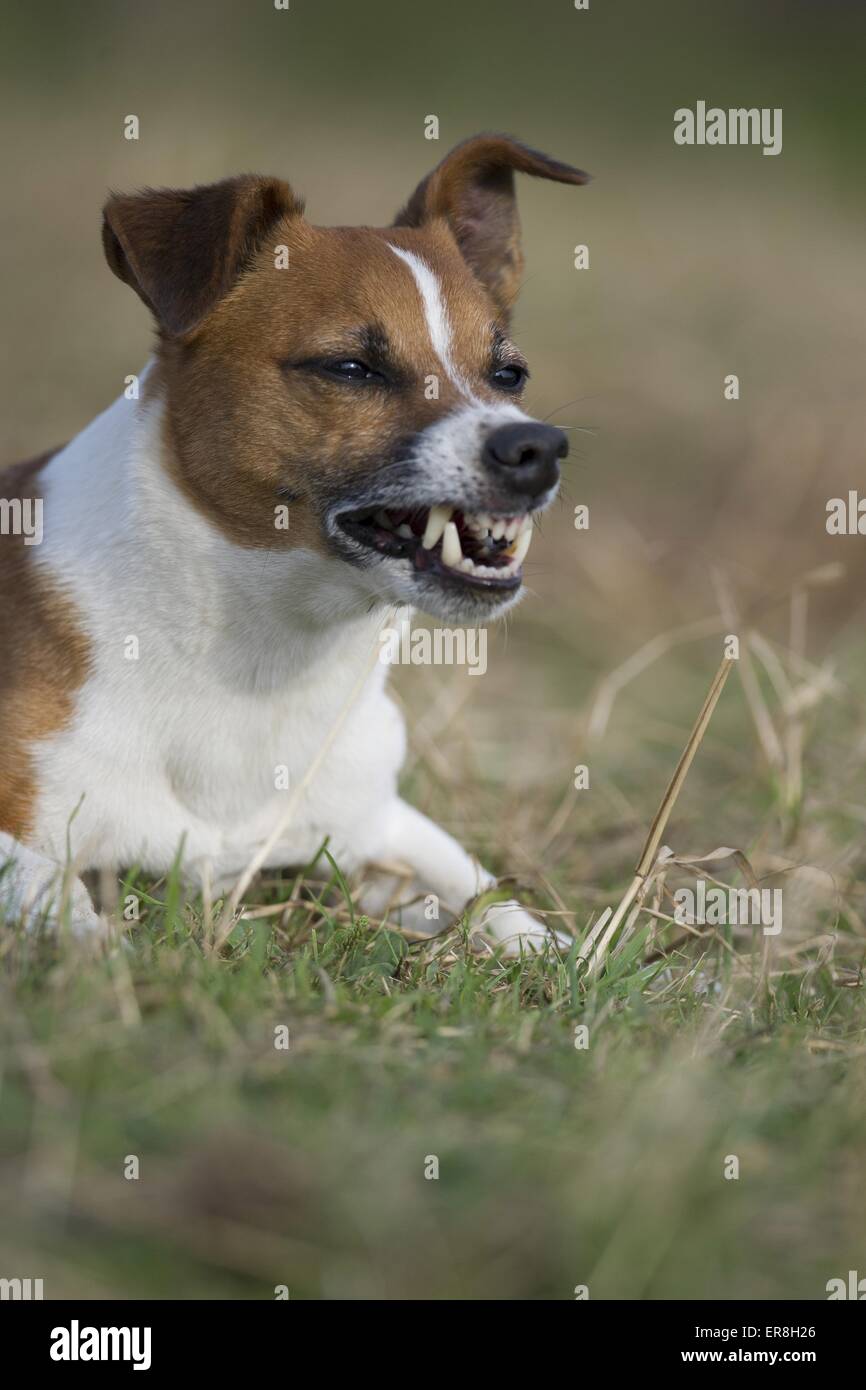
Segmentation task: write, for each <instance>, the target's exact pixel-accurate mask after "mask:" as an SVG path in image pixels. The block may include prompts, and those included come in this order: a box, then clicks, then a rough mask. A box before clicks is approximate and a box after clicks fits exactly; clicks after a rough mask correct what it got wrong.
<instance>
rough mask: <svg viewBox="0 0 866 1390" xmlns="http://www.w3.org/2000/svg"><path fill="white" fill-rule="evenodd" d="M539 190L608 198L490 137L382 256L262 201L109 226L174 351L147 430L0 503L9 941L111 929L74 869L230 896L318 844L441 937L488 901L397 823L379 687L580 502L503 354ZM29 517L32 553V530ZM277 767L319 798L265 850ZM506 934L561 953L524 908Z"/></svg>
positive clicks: (266, 191)
mask: <svg viewBox="0 0 866 1390" xmlns="http://www.w3.org/2000/svg"><path fill="white" fill-rule="evenodd" d="M515 170H518V171H520V172H522V173H525V174H532V175H535V176H536V177H539V178H544V179H554V180H556V181H557V182H559V183H567V184H582V183H585V182H586V180H587V177H588V176H587V175H586V174H583V173H581V171H580V170H578V169H573V168H571V167H570V166H569V165H567V164H561V163H559V162H558V161H556V160H554V159H550V158H548V157H547V156H546V155H543V154H539V153H537V152H536V151H534V150H530V149H527V148H525V147H524V146H522V145H520V144H518V143H516V142H515V141H513V140H511V139H509V138H507V137H504V136H499V135H489V136H488V135H482V136H477V137H475V138H474V139H471V140H467V141H466V142H465V143H463V144H461V145H459V146H457V148H456V149H454V150H453V151H452V152H451V153H450V154H449V155H448V156H447V157H446V158H445V159H444V160H443V161H442V163H441V164H440V165H439V166H438V167H437V168H436V169H434V170H433V172H432V173H431V174H430V175H428V177H427V178H425V179H424V180H423V182H422V183H421V184H420V185H419V186H418V188H417V189H416V190H415V192H414V193H413V194H412V196H411V198H410V199H409V201H408V203H407V204H406V206H405V207H404V208H403V209H402V211H401V212H400V213H399V214H398V216H397V217H396V218H395V220H394V223H393V225H392V226H390V227H387V228H385V229H374V228H369V227H334V228H321V227H315V226H313V225H311V224H310V223H309V222H308V221H306V219H305V217H304V215H303V203H302V202H301V200H300V199H299V198H298V197H297V196H296V194H295V193H293V191H292V189H291V188H290V187H289V185H288V184H287V183H284V182H283V181H282V180H280V179H277V178H267V177H262V176H259V175H242V176H240V177H238V178H230V179H226V180H224V181H223V182H221V183H215V184H211V185H209V186H206V187H199V188H193V189H191V190H188V191H176V190H173V189H158V190H147V191H145V192H142V193H137V194H130V195H121V196H115V197H112V198H111V199H110V200H109V202H108V203H107V205H106V207H105V209H104V221H103V243H104V247H105V254H106V257H107V259H108V264H109V266H110V267H111V269H112V270H113V271H114V273H115V275H117V276H118V277H119V278H120V279H121V280H123V281H125V282H126V284H128V285H130V286H131V287H132V288H133V289H134V290H135V291H136V293H137V294H138V295H139V296H140V298H141V299H142V300H143V301H144V303H145V304H146V305H147V307H148V309H149V310H150V311H151V313H152V315H153V317H154V320H155V323H156V330H157V346H156V349H155V354H154V357H153V359H152V361H151V362H150V363H149V365H148V367H147V369H146V371H145V373H144V374H143V375H142V379H141V392H140V398H139V399H128V398H127V397H130V396H135V395H136V394H138V393H137V392H136V391H135V390H134V389H133V390H127V391H126V392H125V393H124V395H123V396H122V397H121V398H120V399H119V400H117V401H116V402H115V403H114V404H113V405H112V406H110V407H109V408H108V410H106V411H105V413H104V414H103V415H100V416H99V418H98V419H96V420H94V421H93V423H92V424H91V425H89V426H88V427H87V428H86V429H85V430H84V431H83V433H81V434H79V435H78V436H77V438H75V439H74V440H73V441H72V442H71V443H70V444H68V445H66V446H65V447H64V448H62V449H60V450H59V451H57V452H55V453H54V454H49V455H45V456H43V457H42V458H39V459H36V460H34V461H31V462H28V463H25V464H20V465H17V466H16V467H13V468H11V469H7V470H4V471H3V472H0V493H2V494H3V498H2V507H3V510H2V512H0V519H2V520H4V521H5V522H6V523H7V524H6V525H5V526H4V527H3V528H2V529H3V531H4V534H2V536H0V652H2V661H0V917H2V916H3V915H4V913H5V918H6V920H7V921H8V920H10V918H13V919H14V920H19V921H23V922H24V923H25V925H29V924H32V923H34V922H37V921H39V922H46V921H47V922H52V921H53V922H55V923H56V922H57V920H58V919H59V918H60V916H61V915H63V916H64V917H66V914H68V919H67V920H69V921H70V923H71V925H72V927H73V928H74V929H75V930H77V931H81V930H86V929H88V928H90V927H96V926H103V925H104V924H103V923H102V922H101V919H100V918H99V916H98V915H97V913H96V912H95V911H94V908H93V906H92V904H91V901H90V898H89V896H88V894H87V890H86V888H85V886H84V884H83V883H82V882H81V881H80V879H77V878H71V877H70V867H71V869H72V871H73V872H75V873H78V872H83V871H84V870H87V869H103V870H109V871H115V872H116V871H119V870H120V869H122V868H123V867H126V866H130V865H133V864H135V865H138V866H139V867H140V868H141V869H142V870H143V871H145V872H148V873H151V874H154V875H162V874H165V873H166V871H167V870H169V869H170V867H171V866H172V864H173V862H175V860H176V858H177V856H178V852H179V846H182V852H181V853H182V868H183V873H184V877H185V879H186V880H187V881H188V882H190V883H198V884H201V883H202V882H203V881H207V882H209V883H211V884H213V885H219V884H225V883H229V882H231V881H232V880H233V879H234V878H236V877H237V876H238V875H239V874H240V873H241V872H242V871H243V870H244V867H245V866H246V865H248V864H249V862H250V860H251V858H252V859H254V858H255V856H256V854H257V853H259V855H260V859H261V863H262V865H263V866H264V867H285V866H290V865H298V864H303V863H306V862H308V861H309V860H310V859H311V858H312V857H313V856H314V855H315V852H316V850H317V849H318V848H319V847H320V846H321V844H322V841H323V839H324V838H325V837H326V836H328V837H330V839H329V844H330V849H331V852H332V853H333V855H334V857H335V859H336V861H337V863H338V864H340V866H341V867H342V868H344V869H345V870H347V871H349V870H351V871H355V870H357V869H358V868H360V867H361V866H362V865H365V864H368V863H371V862H372V863H374V864H375V863H380V864H383V863H384V864H385V865H391V866H393V865H394V863H395V861H399V863H400V864H401V865H403V866H406V868H407V873H410V874H411V881H412V885H413V886H414V892H415V895H416V896H417V895H418V894H419V893H420V894H422V895H423V894H435V895H436V896H437V897H438V899H439V901H440V902H441V904H442V907H443V910H444V911H445V912H446V913H448V914H459V913H460V912H461V911H462V910H463V909H464V908H465V907H466V905H467V904H468V903H470V902H471V901H472V900H473V899H474V898H475V897H476V896H477V895H478V894H479V893H480V892H482V891H486V890H487V889H488V888H490V887H492V886H494V885H495V880H494V879H493V878H492V876H491V875H490V874H489V873H487V872H486V871H485V870H484V869H482V868H481V867H480V866H479V865H478V864H477V863H476V862H475V861H474V860H473V859H472V858H471V857H470V855H469V854H467V853H466V852H465V851H464V850H463V849H462V848H461V846H460V845H459V844H457V842H456V841H455V840H454V839H452V837H451V836H450V835H449V834H447V833H446V832H445V831H444V830H442V829H440V828H439V826H437V825H434V824H433V823H432V822H431V821H430V820H428V819H427V817H426V816H424V815H422V814H421V813H420V812H419V811H416V810H415V809H414V808H413V807H411V806H409V805H407V804H406V802H405V801H402V800H401V799H400V797H399V796H398V795H397V775H398V772H399V769H400V765H401V762H402V759H403V754H404V742H405V738H404V729H403V724H402V720H401V716H400V714H399V712H398V710H397V709H396V707H395V705H394V704H393V703H392V701H391V700H390V699H389V697H388V695H387V693H386V690H385V684H386V673H387V670H386V665H385V664H382V663H381V662H378V661H375V660H373V661H372V662H371V661H370V660H369V658H370V653H371V650H372V649H373V648H375V645H376V640H377V633H378V632H379V630H380V629H381V627H382V623H383V620H385V618H386V615H387V614H388V612H389V610H392V609H393V607H394V605H397V606H400V607H403V606H404V605H408V606H410V608H411V607H415V608H419V609H421V610H423V611H424V612H426V613H428V614H431V615H433V616H434V617H437V618H439V619H443V620H445V621H447V622H457V623H464V624H473V625H477V624H480V623H486V622H488V621H489V620H490V619H492V618H494V617H497V616H498V615H500V614H502V613H504V612H505V611H506V610H507V609H508V608H510V607H511V606H512V605H513V604H514V603H516V602H517V600H518V598H519V597H520V593H521V587H522V564H523V560H524V558H525V556H526V552H527V550H528V548H529V541H530V537H531V534H532V523H533V518H534V517H535V516H536V515H537V514H538V513H539V512H541V511H542V510H543V509H544V508H545V507H547V506H548V505H549V504H550V502H551V501H552V499H553V497H554V496H555V494H556V491H557V486H558V481H559V464H560V460H561V459H562V458H563V457H564V456H565V454H566V452H567V443H566V437H565V435H564V434H563V433H562V431H561V430H559V429H556V428H554V427H553V426H551V425H547V424H542V423H540V422H538V421H536V420H533V419H531V418H530V416H528V415H527V414H525V413H524V411H523V410H522V409H521V408H520V404H519V402H520V399H521V392H522V389H523V385H524V382H525V380H526V376H527V369H526V365H525V362H524V359H523V357H522V356H521V354H520V353H519V352H518V350H517V348H516V347H515V346H514V344H513V343H512V342H511V340H510V339H509V337H508V320H509V313H510V309H511V305H512V301H513V300H514V298H515V295H516V293H517V290H518V287H519V285H518V282H519V280H520V275H521V269H522V265H523V259H522V255H521V250H520V241H519V227H518V219H517V213H516V208H515V199H514V171H515ZM131 380H134V379H131ZM16 507H17V510H16ZM34 512H35V513H37V514H38V515H39V517H40V534H39V535H38V536H37V535H35V534H31V535H23V534H21V532H22V531H23V530H26V527H24V526H18V527H16V526H10V525H9V524H8V522H9V520H10V518H11V519H12V520H14V519H15V517H16V516H17V517H18V518H19V519H20V518H23V517H25V516H28V515H33V514H34ZM286 518H287V524H286ZM16 531H17V533H18V534H13V533H14V532H16ZM35 540H39V542H40V543H39V544H34V543H33V542H34V541H35ZM365 664H366V669H367V674H366V676H364V671H365ZM353 691H354V692H355V693H354V696H353V695H352V692H353ZM350 697H351V699H350ZM347 701H348V702H349V707H348V709H347ZM340 720H342V723H340ZM335 724H337V725H339V732H338V733H337V735H336V737H334V738H333V740H332V744H331V746H330V747H329V749H328V752H327V756H326V757H324V758H323V759H321V760H320V765H319V766H318V767H317V770H316V775H315V776H314V777H308V778H307V780H306V782H305V783H304V779H305V774H308V773H309V770H310V768H311V765H312V764H313V762H314V761H315V759H316V755H317V750H320V749H321V747H322V744H323V740H324V739H325V736H326V734H327V731H328V730H329V728H332V727H333V726H334V725H335ZM278 768H279V769H283V770H284V773H285V774H286V776H287V781H288V785H289V787H292V786H295V785H297V784H298V783H304V784H303V785H302V794H301V795H300V798H299V801H298V805H297V806H296V808H295V813H294V816H293V818H292V819H291V821H290V823H289V824H288V825H287V826H286V827H285V832H284V833H283V834H282V835H281V836H279V837H278V839H277V842H276V843H271V841H273V839H274V836H273V834H272V833H271V832H272V831H273V827H274V826H275V825H276V824H279V823H280V817H281V814H282V812H283V809H284V806H285V801H284V798H285V792H284V791H282V790H278V789H277V779H276V777H275V769H278ZM269 837H270V839H269ZM262 846H267V847H268V852H267V854H266V855H265V856H264V858H262V856H261V851H262ZM64 866H66V867H65V872H64ZM61 879H63V880H65V881H64V883H63V886H62V892H61ZM403 921H404V925H405V924H406V918H405V917H404V919H403ZM481 926H482V930H483V931H484V932H485V933H486V934H487V935H488V936H490V937H492V938H493V939H494V941H496V942H499V943H503V945H504V946H505V948H506V950H510V951H511V952H513V951H514V950H519V949H520V948H521V946H524V945H529V946H532V947H537V946H539V945H540V944H541V943H542V942H543V941H545V940H547V939H549V935H548V933H547V931H546V930H545V928H544V927H543V926H542V925H541V924H540V923H539V922H538V921H537V920H536V919H535V918H534V917H532V916H530V915H529V913H527V912H526V911H524V910H523V909H522V908H521V907H520V906H519V905H518V904H517V903H513V902H510V903H498V904H495V905H494V906H493V907H490V908H488V909H487V912H486V915H485V916H484V917H483V920H482V923H481ZM424 929H425V930H427V931H429V930H430V929H431V925H430V923H429V922H427V923H426V925H425V928H424Z"/></svg>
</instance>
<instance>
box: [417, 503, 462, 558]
mask: <svg viewBox="0 0 866 1390" xmlns="http://www.w3.org/2000/svg"><path fill="white" fill-rule="evenodd" d="M453 511H454V508H453V507H431V508H430V515H429V516H428V518H427V525H426V526H425V528H424V535H423V536H422V537H421V544H422V546H423V547H424V549H425V550H432V549H433V547H434V545H435V544H436V542H437V541H438V539H439V537H440V536H441V535H442V534H443V533H444V531H445V528H446V526H447V525H448V523H449V522H450V520H451V513H452V512H453ZM452 529H453V531H454V533H455V535H456V532H457V527H456V526H452ZM457 549H458V550H459V549H460V541H459V538H458V541H457Z"/></svg>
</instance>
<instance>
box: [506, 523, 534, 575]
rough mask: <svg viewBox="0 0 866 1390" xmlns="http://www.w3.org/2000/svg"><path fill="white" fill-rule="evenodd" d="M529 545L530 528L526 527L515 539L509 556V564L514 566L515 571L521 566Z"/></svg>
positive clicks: (530, 537)
mask: <svg viewBox="0 0 866 1390" xmlns="http://www.w3.org/2000/svg"><path fill="white" fill-rule="evenodd" d="M531 544H532V528H531V527H527V528H526V530H524V531H521V533H520V535H519V536H518V537H517V541H516V544H515V546H514V550H513V552H512V555H511V564H512V565H513V566H514V568H515V569H518V568H519V566H520V565H522V564H523V561H524V560H525V559H526V552H527V550H528V549H529V547H530V545H531Z"/></svg>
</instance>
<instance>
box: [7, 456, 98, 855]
mask: <svg viewBox="0 0 866 1390" xmlns="http://www.w3.org/2000/svg"><path fill="white" fill-rule="evenodd" d="M54 452H56V450H55V451H54ZM52 457H53V454H51V453H48V454H43V455H42V456H41V457H40V458H37V459H32V460H30V461H29V462H27V463H20V464H16V465H15V466H13V467H11V468H4V469H3V470H2V471H0V496H2V497H4V498H7V499H12V498H16V497H18V498H22V499H23V498H36V497H39V496H41V491H40V484H39V473H40V470H41V469H42V467H43V465H44V464H45V463H47V462H48V460H49V459H50V458H52ZM34 549H35V547H33V546H26V545H25V544H24V538H23V537H22V536H16V535H0V830H5V831H7V832H8V833H9V834H10V835H14V836H15V838H16V839H18V840H26V838H27V836H28V835H29V834H30V833H31V832H32V828H33V812H34V804H35V797H36V787H35V784H34V777H33V766H32V752H33V745H34V743H35V742H36V741H37V740H39V739H42V738H47V737H48V736H49V735H50V734H54V733H56V732H57V731H58V730H59V729H62V728H63V727H64V725H65V724H67V723H68V722H69V720H70V718H71V717H72V713H73V694H74V692H75V690H77V689H78V687H79V686H80V685H81V684H82V682H83V681H84V679H85V677H86V675H87V668H88V643H87V640H86V638H85V637H84V635H83V633H82V632H81V630H80V628H79V627H78V624H77V620H76V616H75V611H74V609H73V607H72V605H71V604H70V602H69V600H68V599H67V598H66V597H65V596H64V595H63V594H62V593H61V592H59V591H58V590H56V589H54V588H53V587H52V585H51V582H50V580H49V579H47V578H46V576H45V575H44V574H43V573H42V571H41V570H40V569H39V567H37V565H36V564H35V563H34V559H33V553H32V552H33V550H34Z"/></svg>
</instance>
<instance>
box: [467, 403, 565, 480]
mask: <svg viewBox="0 0 866 1390" xmlns="http://www.w3.org/2000/svg"><path fill="white" fill-rule="evenodd" d="M567 453H568V440H567V438H566V436H565V435H564V434H563V432H562V430H558V429H557V428H556V426H555V425H538V424H536V423H535V421H534V420H521V421H520V422H519V423H518V424H516V425H500V426H499V429H496V430H494V431H493V433H492V434H489V435H488V436H487V442H486V443H485V445H484V450H483V453H482V458H483V460H484V463H485V464H486V466H487V467H488V468H489V469H491V471H492V472H493V473H495V475H496V477H497V480H498V481H499V482H500V483H502V484H503V485H504V486H506V487H508V488H509V489H510V490H511V491H514V492H522V493H525V494H526V495H527V496H529V497H539V496H540V495H541V494H542V493H543V492H549V490H550V489H551V488H552V487H555V486H556V484H557V483H558V482H559V460H560V459H564V458H565V456H566V454H567Z"/></svg>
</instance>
